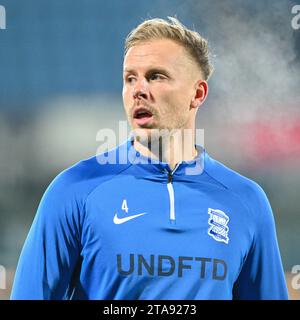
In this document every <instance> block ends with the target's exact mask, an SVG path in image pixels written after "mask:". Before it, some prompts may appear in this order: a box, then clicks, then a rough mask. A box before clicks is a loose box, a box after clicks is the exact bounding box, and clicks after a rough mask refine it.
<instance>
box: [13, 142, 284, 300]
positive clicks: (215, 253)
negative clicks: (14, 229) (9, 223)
mask: <svg viewBox="0 0 300 320" xmlns="http://www.w3.org/2000/svg"><path fill="white" fill-rule="evenodd" d="M197 148H198V156H197V157H196V158H195V159H194V160H192V161H187V162H182V163H180V164H179V165H177V166H176V168H175V169H174V170H173V171H171V170H170V168H169V166H168V165H167V164H166V163H163V162H158V161H157V162H156V163H151V161H150V159H148V158H145V157H143V156H141V155H140V154H139V153H138V152H136V151H135V149H134V148H133V146H132V141H131V139H129V140H128V141H126V142H125V143H124V144H122V145H120V146H118V147H117V148H115V149H113V150H110V151H109V152H108V153H104V154H100V155H97V156H94V157H91V158H89V159H86V160H83V161H80V162H78V163H77V164H75V165H73V166H72V167H70V168H68V169H66V170H65V171H63V172H62V173H60V174H59V175H58V176H57V177H56V178H55V179H54V180H53V181H52V183H51V184H50V185H49V187H48V188H47V190H46V192H45V194H44V196H43V198H42V200H41V202H40V205H39V208H38V211H37V214H36V216H35V219H34V221H33V224H32V227H31V229H30V232H29V234H28V237H27V239H26V241H25V244H24V247H23V250H22V253H21V256H20V259H19V263H18V267H17V271H16V275H15V280H14V285H13V290H12V294H11V299H132V300H136V299H287V298H288V296H287V288H286V284H285V279H284V273H283V268H282V263H281V259H280V254H279V249H278V243H277V239H276V231H275V224H274V218H273V214H272V210H271V207H270V204H269V202H268V199H267V197H266V195H265V193H264V191H263V190H262V189H261V188H260V187H259V186H258V185H257V184H256V183H255V182H253V181H251V180H249V179H247V178H245V177H243V176H241V175H240V174H238V173H236V172H234V171H232V170H231V169H229V168H227V167H225V166H224V165H222V164H221V163H219V162H218V161H216V160H214V159H212V158H211V157H210V156H209V155H208V154H207V152H206V151H205V150H204V149H201V148H200V147H197ZM126 157H127V158H126ZM129 158H130V161H126V159H129ZM124 159H125V160H124ZM114 161H115V162H117V164H114V163H112V162H114ZM105 162H106V163H105Z"/></svg>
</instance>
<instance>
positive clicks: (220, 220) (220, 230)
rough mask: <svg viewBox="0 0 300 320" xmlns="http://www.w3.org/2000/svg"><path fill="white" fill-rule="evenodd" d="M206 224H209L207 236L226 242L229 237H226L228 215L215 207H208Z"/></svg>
mask: <svg viewBox="0 0 300 320" xmlns="http://www.w3.org/2000/svg"><path fill="white" fill-rule="evenodd" d="M208 214H209V218H208V224H209V225H210V227H209V229H208V231H207V233H208V235H209V236H211V237H212V238H214V239H215V240H216V241H219V242H224V243H226V244H228V242H229V238H228V232H229V227H228V225H227V224H228V221H229V217H228V216H227V214H225V212H223V211H221V210H217V209H211V208H209V209H208Z"/></svg>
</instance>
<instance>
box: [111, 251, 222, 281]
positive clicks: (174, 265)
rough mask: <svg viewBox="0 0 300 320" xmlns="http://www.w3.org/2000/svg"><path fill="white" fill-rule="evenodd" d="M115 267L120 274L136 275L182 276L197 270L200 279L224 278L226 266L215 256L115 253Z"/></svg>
mask: <svg viewBox="0 0 300 320" xmlns="http://www.w3.org/2000/svg"><path fill="white" fill-rule="evenodd" d="M116 258H117V268H118V272H119V274H120V275H122V276H129V275H131V274H134V275H138V276H145V275H147V276H159V277H169V276H172V275H173V276H177V277H179V278H181V277H183V276H184V275H185V274H187V273H189V272H191V271H194V272H197V273H198V275H199V278H200V279H206V278H207V279H212V280H224V279H225V278H226V276H227V272H228V267H227V264H226V262H225V261H224V260H221V259H216V258H203V257H186V256H179V257H178V258H174V257H171V256H167V255H154V254H150V255H148V256H147V257H145V256H143V255H142V254H134V253H130V254H129V257H128V256H127V255H126V256H125V255H122V254H117V257H116Z"/></svg>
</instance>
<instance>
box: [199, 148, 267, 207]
mask: <svg viewBox="0 0 300 320" xmlns="http://www.w3.org/2000/svg"><path fill="white" fill-rule="evenodd" d="M205 171H206V173H207V174H208V175H209V176H210V177H212V178H213V179H215V180H216V181H217V182H218V183H219V184H220V185H222V186H223V188H225V189H227V190H229V191H231V192H233V193H235V194H236V195H237V196H239V197H240V198H241V199H242V200H244V201H246V202H247V203H248V204H250V205H251V204H252V203H253V202H255V203H257V201H262V202H265V201H266V194H265V192H264V190H263V189H262V187H261V186H260V185H259V184H258V183H257V182H255V181H254V180H252V179H250V178H248V177H246V176H244V175H242V174H241V173H239V172H237V171H235V170H233V169H232V168H229V167H228V166H226V165H225V164H223V163H221V162H220V161H218V160H216V159H213V158H212V157H210V156H209V155H207V154H206V155H205Z"/></svg>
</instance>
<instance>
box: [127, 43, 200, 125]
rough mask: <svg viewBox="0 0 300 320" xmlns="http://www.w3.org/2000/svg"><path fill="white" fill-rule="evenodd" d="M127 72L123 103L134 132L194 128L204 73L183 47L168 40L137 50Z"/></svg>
mask: <svg viewBox="0 0 300 320" xmlns="http://www.w3.org/2000/svg"><path fill="white" fill-rule="evenodd" d="M123 71H124V74H123V79H124V82H123V102H124V107H125V111H126V113H127V117H128V120H129V123H130V125H131V127H132V129H141V128H143V129H145V130H147V129H168V130H170V131H171V130H172V129H185V128H193V125H194V122H195V115H196V109H197V103H198V105H199V101H200V100H199V101H197V99H196V100H195V96H196V95H197V92H198V95H199V86H198V87H197V83H199V79H201V71H200V69H199V67H198V66H197V64H196V62H194V61H193V60H192V59H191V58H190V57H189V55H188V53H187V52H186V50H185V48H184V47H183V46H181V45H179V44H177V43H176V42H174V41H172V40H168V39H162V40H152V41H149V42H145V43H141V44H138V45H136V46H133V47H131V48H130V49H129V50H128V52H127V54H126V56H125V59H124V70H123ZM202 82H205V81H202ZM205 85H206V83H205ZM200 91H201V89H200ZM204 91H205V90H204ZM203 94H204V99H205V96H206V92H203ZM200 95H201V92H200ZM204 99H203V101H204ZM203 101H202V102H203ZM202 102H201V103H202ZM201 103H200V104H201ZM147 131H148V130H147Z"/></svg>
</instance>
